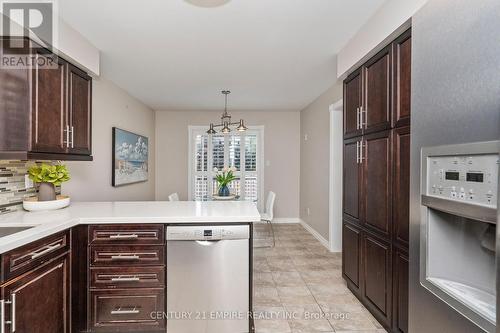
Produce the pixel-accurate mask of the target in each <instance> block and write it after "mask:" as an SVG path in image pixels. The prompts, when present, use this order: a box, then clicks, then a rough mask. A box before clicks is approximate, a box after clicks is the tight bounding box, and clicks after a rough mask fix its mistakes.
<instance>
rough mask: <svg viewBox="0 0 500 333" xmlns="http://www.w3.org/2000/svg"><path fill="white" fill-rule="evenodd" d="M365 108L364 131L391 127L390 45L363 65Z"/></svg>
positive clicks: (363, 116)
mask: <svg viewBox="0 0 500 333" xmlns="http://www.w3.org/2000/svg"><path fill="white" fill-rule="evenodd" d="M362 71H363V88H364V89H363V91H364V93H363V108H362V112H361V119H362V124H363V130H364V133H371V132H376V131H381V130H385V129H389V128H390V127H391V122H390V120H391V117H390V116H391V47H390V46H388V47H386V48H385V49H383V50H382V51H380V52H379V53H378V54H377V55H376V56H375V57H373V58H372V59H371V60H369V61H368V62H367V63H366V64H365V65H364V66H363V67H362Z"/></svg>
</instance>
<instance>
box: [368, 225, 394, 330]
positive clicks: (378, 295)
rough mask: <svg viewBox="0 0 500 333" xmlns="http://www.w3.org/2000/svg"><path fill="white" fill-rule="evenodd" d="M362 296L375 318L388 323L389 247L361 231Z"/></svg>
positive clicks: (389, 303) (389, 305)
mask: <svg viewBox="0 0 500 333" xmlns="http://www.w3.org/2000/svg"><path fill="white" fill-rule="evenodd" d="M361 256H362V258H363V259H362V260H363V274H364V286H363V297H364V299H365V300H366V301H367V306H368V307H369V309H370V310H371V312H372V313H374V315H375V316H376V317H377V319H379V320H381V321H383V322H385V323H387V324H388V325H390V320H389V316H390V312H391V294H392V293H391V247H390V245H389V243H386V242H384V241H382V240H380V239H378V238H375V237H374V236H372V235H370V234H369V233H363V241H362V255H361Z"/></svg>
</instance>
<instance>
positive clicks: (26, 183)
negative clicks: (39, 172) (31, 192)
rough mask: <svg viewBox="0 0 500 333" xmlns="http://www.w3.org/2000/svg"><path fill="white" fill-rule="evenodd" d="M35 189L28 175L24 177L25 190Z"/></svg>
mask: <svg viewBox="0 0 500 333" xmlns="http://www.w3.org/2000/svg"><path fill="white" fill-rule="evenodd" d="M32 187H35V185H34V184H33V181H32V180H31V179H30V177H29V176H28V175H24V188H26V189H29V188H32Z"/></svg>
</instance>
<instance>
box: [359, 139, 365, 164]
mask: <svg viewBox="0 0 500 333" xmlns="http://www.w3.org/2000/svg"><path fill="white" fill-rule="evenodd" d="M363 148H365V154H366V143H365V142H364V141H363V140H361V142H360V143H359V163H360V164H363V160H366V156H364V154H363Z"/></svg>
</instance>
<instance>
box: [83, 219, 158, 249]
mask: <svg viewBox="0 0 500 333" xmlns="http://www.w3.org/2000/svg"><path fill="white" fill-rule="evenodd" d="M89 243H90V244H106V245H135V244H138V245H145V244H151V245H155V244H158V245H161V244H164V243H165V231H164V227H163V224H148V225H142V224H140V225H138V224H130V225H128V224H121V225H114V224H105V225H91V226H90V227H89Z"/></svg>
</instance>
